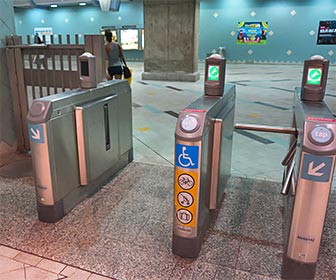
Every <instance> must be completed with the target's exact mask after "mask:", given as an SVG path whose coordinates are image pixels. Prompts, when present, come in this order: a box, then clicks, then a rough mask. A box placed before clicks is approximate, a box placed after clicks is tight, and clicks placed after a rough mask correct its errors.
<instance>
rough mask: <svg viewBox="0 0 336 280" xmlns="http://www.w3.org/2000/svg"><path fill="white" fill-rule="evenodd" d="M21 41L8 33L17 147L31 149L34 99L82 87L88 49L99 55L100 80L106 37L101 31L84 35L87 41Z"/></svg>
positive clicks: (98, 70)
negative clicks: (82, 68) (81, 61)
mask: <svg viewBox="0 0 336 280" xmlns="http://www.w3.org/2000/svg"><path fill="white" fill-rule="evenodd" d="M51 39H52V40H51V44H48V45H45V44H30V36H28V37H27V42H28V44H24V45H23V44H22V38H21V37H20V36H9V37H6V45H7V48H6V55H7V64H8V70H9V73H10V75H9V77H10V86H11V92H12V96H13V108H14V115H15V120H16V131H17V135H18V149H19V151H21V152H26V151H28V150H29V149H30V145H29V135H28V126H27V120H26V116H27V114H28V111H29V108H30V106H31V104H32V102H33V100H34V99H37V98H40V97H44V96H48V95H52V94H57V93H61V92H64V91H66V90H68V89H74V88H79V87H80V79H79V67H78V65H79V64H78V57H79V56H80V55H81V54H83V53H84V52H85V51H88V52H91V53H92V54H94V55H95V56H96V76H97V81H98V82H100V81H102V80H103V79H104V77H105V74H104V73H105V65H104V40H103V36H101V35H85V36H84V44H79V43H78V36H76V37H75V44H71V43H70V36H69V35H67V36H66V43H65V44H62V37H61V36H59V37H58V44H53V37H51Z"/></svg>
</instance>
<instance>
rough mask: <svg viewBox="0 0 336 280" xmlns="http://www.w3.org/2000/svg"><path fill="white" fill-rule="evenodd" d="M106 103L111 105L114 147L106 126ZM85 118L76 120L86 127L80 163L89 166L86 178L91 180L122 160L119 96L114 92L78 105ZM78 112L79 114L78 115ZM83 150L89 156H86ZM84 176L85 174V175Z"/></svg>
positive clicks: (110, 123)
mask: <svg viewBox="0 0 336 280" xmlns="http://www.w3.org/2000/svg"><path fill="white" fill-rule="evenodd" d="M104 106H107V108H108V122H109V134H110V135H109V138H110V141H111V143H110V145H111V147H110V148H107V143H106V127H105V119H104ZM76 110H77V111H78V112H81V118H79V119H78V120H77V119H76V122H78V123H79V126H82V127H83V130H82V133H83V134H82V136H81V138H83V139H84V146H85V148H84V150H82V152H81V159H80V160H84V158H85V162H81V163H80V165H85V168H82V169H81V171H83V170H86V181H87V182H88V183H89V182H91V181H93V180H94V179H96V178H97V177H98V176H100V175H101V174H103V173H104V172H105V171H106V170H108V169H109V168H110V167H111V166H113V164H114V163H115V162H116V161H117V160H118V159H119V156H120V148H119V146H120V145H119V120H120V119H119V116H118V110H119V108H118V96H117V95H112V96H109V97H105V98H103V99H99V100H96V101H93V102H90V103H86V104H83V105H81V106H76ZM77 115H78V114H76V116H77ZM83 153H84V154H85V155H83ZM81 176H82V177H84V174H83V173H82V174H81Z"/></svg>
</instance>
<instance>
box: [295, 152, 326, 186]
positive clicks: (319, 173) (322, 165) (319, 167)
mask: <svg viewBox="0 0 336 280" xmlns="http://www.w3.org/2000/svg"><path fill="white" fill-rule="evenodd" d="M332 164H333V157H323V156H315V155H311V154H304V155H303V162H302V170H301V178H303V179H306V180H310V181H314V182H328V181H329V179H330V175H331V169H332Z"/></svg>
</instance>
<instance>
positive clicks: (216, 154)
mask: <svg viewBox="0 0 336 280" xmlns="http://www.w3.org/2000/svg"><path fill="white" fill-rule="evenodd" d="M222 124H223V120H221V119H214V120H213V125H214V129H213V146H212V151H211V154H212V162H211V184H210V202H209V209H216V208H217V198H218V195H219V193H218V191H219V190H218V180H219V172H220V171H219V166H220V157H221V154H222V152H221V144H222Z"/></svg>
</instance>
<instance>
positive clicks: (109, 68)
mask: <svg viewBox="0 0 336 280" xmlns="http://www.w3.org/2000/svg"><path fill="white" fill-rule="evenodd" d="M105 39H106V44H105V53H106V57H105V65H106V78H107V80H112V79H113V77H115V79H121V77H122V74H123V69H122V63H123V64H124V65H126V61H125V57H124V53H123V50H122V47H121V46H120V45H119V44H118V43H117V42H113V41H112V32H111V31H110V30H106V31H105Z"/></svg>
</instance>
